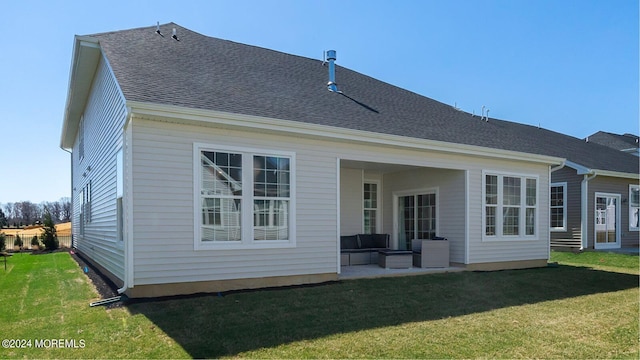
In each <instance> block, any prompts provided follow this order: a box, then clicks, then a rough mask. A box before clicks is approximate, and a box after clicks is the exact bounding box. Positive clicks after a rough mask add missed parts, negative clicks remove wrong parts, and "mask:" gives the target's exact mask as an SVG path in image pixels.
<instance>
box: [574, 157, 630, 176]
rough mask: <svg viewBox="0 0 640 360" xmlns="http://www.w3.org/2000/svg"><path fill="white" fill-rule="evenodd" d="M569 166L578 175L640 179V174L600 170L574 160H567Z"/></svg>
mask: <svg viewBox="0 0 640 360" xmlns="http://www.w3.org/2000/svg"><path fill="white" fill-rule="evenodd" d="M566 165H567V166H568V167H570V168H572V169H574V170H576V171H577V174H578V175H597V176H609V177H617V178H623V179H638V180H640V174H636V173H626V172H621V171H611V170H600V169H591V168H588V167H586V166H583V165H580V164H577V163H574V162H572V161H568V160H567V164H566Z"/></svg>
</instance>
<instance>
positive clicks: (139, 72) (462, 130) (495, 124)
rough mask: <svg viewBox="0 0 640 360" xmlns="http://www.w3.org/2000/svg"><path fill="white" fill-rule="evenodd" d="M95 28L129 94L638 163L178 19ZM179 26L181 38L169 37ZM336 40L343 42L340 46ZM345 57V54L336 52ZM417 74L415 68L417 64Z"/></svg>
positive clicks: (634, 167)
mask: <svg viewBox="0 0 640 360" xmlns="http://www.w3.org/2000/svg"><path fill="white" fill-rule="evenodd" d="M160 28H161V31H162V33H163V34H164V37H162V36H160V35H158V34H156V32H155V30H156V28H155V26H152V27H146V28H139V29H131V30H124V31H116V32H109V33H102V34H95V35H89V36H91V37H95V38H97V39H98V41H99V43H100V46H101V48H102V49H103V51H104V53H105V55H106V57H107V59H108V61H109V64H110V65H111V67H112V69H113V71H114V74H115V76H116V79H117V81H118V83H119V84H120V87H121V89H122V92H123V94H124V96H125V98H126V99H127V100H130V101H140V102H151V103H160V104H168V105H177V106H184V107H189V108H198V109H207V110H217V111H225V112H232V113H240V114H246V115H256V116H263V117H268V118H277V119H285V120H293V121H300V122H305V123H312V124H320V125H328V126H335V127H342V128H348V129H356V130H365V131H372V132H379V133H385V134H393V135H401V136H408V137H414V138H421V139H429V140H438V141H446V142H451V143H459V144H467V145H477V146H483V147H488V148H495V149H503V150H513V151H519V152H525V153H533V154H541V155H551V156H557V157H563V158H568V159H569V160H571V161H573V162H576V163H578V164H580V165H583V166H586V167H589V168H593V169H600V170H611V171H620V172H630V173H637V172H638V162H637V159H638V158H636V157H633V156H631V155H628V154H624V153H621V152H618V151H614V150H612V149H609V148H607V147H604V146H601V145H597V144H594V143H586V142H585V141H582V140H580V139H577V138H574V137H570V136H567V135H563V134H559V133H556V132H552V131H549V130H545V129H539V128H537V127H533V126H528V125H523V124H518V123H514V122H509V121H502V120H498V119H493V118H491V119H489V121H488V122H485V121H481V120H480V118H479V117H478V116H472V115H471V114H469V113H466V112H463V111H459V110H457V109H454V108H453V107H452V106H450V105H447V104H444V103H441V102H438V101H436V100H433V99H430V98H428V97H425V96H422V95H419V94H416V93H413V92H410V91H407V90H405V89H401V88H399V87H396V86H393V85H390V84H387V83H384V82H382V81H379V80H376V79H374V78H371V77H369V76H366V75H363V74H360V73H358V72H355V71H353V70H350V69H347V68H344V67H341V66H339V65H337V66H336V82H337V83H338V87H339V89H340V90H341V91H342V92H343V93H344V94H338V93H334V92H330V91H328V90H327V86H326V84H327V81H328V70H327V67H326V66H323V63H322V61H321V60H317V59H309V58H305V57H300V56H295V55H291V54H286V53H282V52H278V51H274V50H269V49H264V48H260V47H256V46H251V45H245V44H240V43H236V42H232V41H227V40H221V39H217V38H212V37H208V36H204V35H201V34H198V33H196V32H193V31H191V30H188V29H186V28H183V27H181V26H179V25H176V24H174V23H169V24H165V25H161V26H160ZM173 28H176V29H177V35H178V38H179V39H180V41H175V40H174V39H172V38H171V31H172V29H173ZM338 50H339V49H338ZM338 62H339V61H338ZM417 76H419V74H417Z"/></svg>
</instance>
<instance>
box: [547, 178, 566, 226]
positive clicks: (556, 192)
mask: <svg viewBox="0 0 640 360" xmlns="http://www.w3.org/2000/svg"><path fill="white" fill-rule="evenodd" d="M549 192H550V199H549V200H550V202H549V211H550V214H549V216H550V219H549V220H550V224H551V226H550V227H551V231H566V230H567V183H566V182H562V183H553V184H551V188H550V189H549Z"/></svg>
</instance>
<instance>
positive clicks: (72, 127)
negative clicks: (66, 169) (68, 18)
mask: <svg viewBox="0 0 640 360" xmlns="http://www.w3.org/2000/svg"><path fill="white" fill-rule="evenodd" d="M100 54H101V50H100V45H99V44H98V40H97V39H94V38H91V37H87V36H76V37H75V39H74V43H73V58H72V60H71V68H70V70H69V85H68V88H67V101H66V105H65V110H64V118H63V121H62V133H61V135H60V147H61V148H63V149H71V148H72V147H73V140H74V137H75V134H76V132H77V130H78V124H79V121H80V115H81V113H82V106H84V102H85V101H86V98H87V96H88V92H89V87H90V86H91V82H92V80H93V76H88V75H87V73H88V72H95V68H96V66H97V64H98V60H99V56H100ZM91 75H93V74H91Z"/></svg>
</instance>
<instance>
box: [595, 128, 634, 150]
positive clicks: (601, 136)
mask: <svg viewBox="0 0 640 360" xmlns="http://www.w3.org/2000/svg"><path fill="white" fill-rule="evenodd" d="M638 138H639V137H638V135H633V134H624V135H618V134H612V133H609V132H605V131H598V132H597V133H595V134H593V135H589V136H587V138H586V139H585V140H586V141H589V142H594V143H596V144H600V145H604V146H608V147H610V148H612V149H616V150H620V151H627V152H629V151H636V150H637V149H638V147H640V146H639V144H638Z"/></svg>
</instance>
